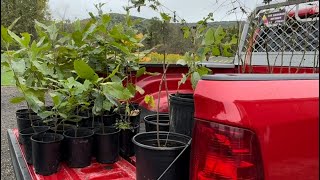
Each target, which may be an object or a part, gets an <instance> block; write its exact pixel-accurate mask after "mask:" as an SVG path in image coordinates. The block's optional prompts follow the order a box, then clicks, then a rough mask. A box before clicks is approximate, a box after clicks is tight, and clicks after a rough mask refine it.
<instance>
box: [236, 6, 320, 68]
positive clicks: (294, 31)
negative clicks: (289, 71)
mask: <svg viewBox="0 0 320 180" xmlns="http://www.w3.org/2000/svg"><path fill="white" fill-rule="evenodd" d="M234 63H235V64H237V65H248V66H251V65H269V66H292V67H313V68H317V67H319V1H307V0H304V1H302V0H293V1H292V0H291V1H286V2H280V3H270V4H268V5H261V6H258V7H257V8H256V9H255V11H254V12H253V13H252V14H251V15H250V17H249V18H248V20H247V22H246V23H245V25H244V28H243V31H242V35H241V39H240V42H239V49H238V52H237V54H236V57H235V62H234Z"/></svg>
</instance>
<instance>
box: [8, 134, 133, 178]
mask: <svg viewBox="0 0 320 180" xmlns="http://www.w3.org/2000/svg"><path fill="white" fill-rule="evenodd" d="M18 136H19V133H18V130H17V129H9V130H8V142H9V147H10V155H11V159H12V164H13V167H14V171H15V174H16V178H17V180H20V179H21V180H104V179H108V180H134V179H135V178H136V174H135V171H136V170H135V167H134V166H133V165H132V164H131V163H129V162H128V161H127V160H125V159H123V158H120V159H119V161H118V162H116V163H114V164H100V163H97V162H96V161H95V159H94V158H93V160H92V163H91V165H90V166H88V167H85V168H69V167H68V166H67V165H66V164H65V163H64V162H63V163H61V166H60V169H59V171H58V172H57V173H55V174H53V175H50V176H42V175H38V174H36V173H35V171H34V168H33V166H32V165H28V164H27V162H26V160H25V156H24V154H23V151H22V149H23V146H22V145H20V144H19V143H18ZM132 162H134V161H132Z"/></svg>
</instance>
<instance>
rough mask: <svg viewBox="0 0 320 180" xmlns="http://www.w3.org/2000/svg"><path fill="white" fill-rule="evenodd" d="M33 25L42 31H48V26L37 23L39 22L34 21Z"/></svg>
mask: <svg viewBox="0 0 320 180" xmlns="http://www.w3.org/2000/svg"><path fill="white" fill-rule="evenodd" d="M35 24H36V26H38V27H41V28H43V29H45V30H48V26H46V25H44V24H42V23H41V22H39V21H37V20H35Z"/></svg>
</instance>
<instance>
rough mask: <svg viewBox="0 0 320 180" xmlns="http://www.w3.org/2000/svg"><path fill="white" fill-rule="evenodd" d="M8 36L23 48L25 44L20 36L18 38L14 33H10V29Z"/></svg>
mask: <svg viewBox="0 0 320 180" xmlns="http://www.w3.org/2000/svg"><path fill="white" fill-rule="evenodd" d="M7 31H8V34H9V35H10V36H11V37H12V38H13V39H14V40H15V41H16V42H17V43H18V44H19V45H20V46H21V47H24V46H23V43H22V42H21V38H20V37H19V36H17V35H16V34H15V33H14V32H12V31H10V30H9V29H8V30H7Z"/></svg>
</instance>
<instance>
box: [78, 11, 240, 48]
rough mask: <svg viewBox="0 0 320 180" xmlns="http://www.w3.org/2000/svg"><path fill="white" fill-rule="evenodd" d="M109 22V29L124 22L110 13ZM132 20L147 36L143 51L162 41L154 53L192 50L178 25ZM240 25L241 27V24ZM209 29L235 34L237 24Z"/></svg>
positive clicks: (229, 23)
mask: <svg viewBox="0 0 320 180" xmlns="http://www.w3.org/2000/svg"><path fill="white" fill-rule="evenodd" d="M110 16H111V22H110V27H112V26H113V25H114V24H117V23H119V22H123V21H125V15H124V14H118V13H110ZM131 18H132V20H138V21H140V23H137V24H136V25H135V28H136V29H138V31H139V32H142V33H143V34H145V35H148V36H147V38H146V39H145V40H144V41H143V44H144V45H145V47H144V48H145V49H150V48H152V47H155V46H156V45H159V44H163V40H165V41H166V43H165V45H163V46H161V47H160V48H158V49H157V50H156V51H158V52H163V51H164V50H165V51H166V52H167V53H175V54H184V53H185V52H186V51H189V50H190V49H192V48H193V44H192V40H191V38H188V39H185V38H184V36H183V31H182V30H181V24H180V23H170V24H166V25H165V28H161V27H162V23H161V22H160V21H158V20H157V18H152V19H146V18H142V17H136V16H131ZM87 21H89V19H83V20H81V23H86V22H87ZM240 23H241V27H242V24H243V22H240ZM195 25H196V23H188V26H189V27H192V26H195ZM208 26H209V27H214V28H217V27H219V26H221V27H222V28H225V29H228V31H229V33H231V34H237V32H238V30H237V29H238V28H237V27H238V22H237V21H219V22H210V23H208ZM230 37H231V36H230Z"/></svg>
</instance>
